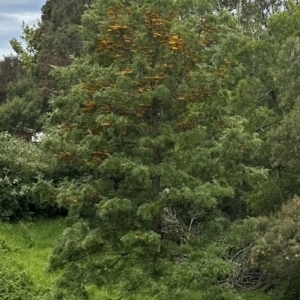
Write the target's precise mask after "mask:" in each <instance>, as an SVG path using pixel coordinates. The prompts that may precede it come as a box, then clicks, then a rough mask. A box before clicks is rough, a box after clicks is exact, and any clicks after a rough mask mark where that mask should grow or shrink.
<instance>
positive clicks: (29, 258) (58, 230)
mask: <svg viewBox="0 0 300 300" xmlns="http://www.w3.org/2000/svg"><path fill="white" fill-rule="evenodd" d="M66 226H67V222H66V220H64V219H40V220H35V221H34V222H19V223H15V224H9V223H0V262H1V261H4V262H8V263H9V264H15V265H17V266H19V267H20V268H21V269H22V270H24V271H26V273H27V274H28V275H29V276H30V278H31V279H32V281H33V282H34V285H35V286H36V288H37V289H38V290H44V289H49V288H50V287H51V285H52V283H53V281H54V280H55V278H56V276H57V275H58V274H53V273H47V272H46V271H45V269H46V268H47V265H48V257H49V255H50V254H51V251H52V249H53V247H54V246H55V245H56V243H57V241H58V239H59V238H60V236H61V234H62V231H63V230H64V228H66ZM87 290H88V292H89V294H90V299H91V300H98V299H101V300H110V299H112V298H113V296H112V295H114V294H118V291H116V290H115V291H108V290H104V289H103V290H102V289H101V290H99V289H98V288H97V287H94V286H89V287H87ZM241 296H242V297H241V299H243V300H270V299H271V298H270V296H268V295H266V294H263V293H258V292H249V293H245V294H241ZM135 299H137V298H135ZM141 299H146V298H145V296H143V297H141Z"/></svg>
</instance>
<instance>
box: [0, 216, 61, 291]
mask: <svg viewBox="0 0 300 300" xmlns="http://www.w3.org/2000/svg"><path fill="white" fill-rule="evenodd" d="M65 226H66V223H65V221H64V220H62V219H48V220H37V221H35V222H34V223H28V222H27V223H25V222H20V223H17V224H7V223H1V224H0V260H4V261H9V262H11V263H13V264H17V265H18V266H20V267H22V269H24V270H25V271H26V272H27V273H28V275H29V276H30V277H31V278H32V280H33V282H34V283H35V285H36V286H37V287H38V288H40V287H50V286H51V283H52V281H53V280H54V278H55V274H49V273H47V272H45V268H46V267H47V263H48V256H49V254H50V253H51V250H52V249H53V246H54V245H55V242H57V239H58V238H59V236H60V235H61V233H62V231H63V229H64V228H65Z"/></svg>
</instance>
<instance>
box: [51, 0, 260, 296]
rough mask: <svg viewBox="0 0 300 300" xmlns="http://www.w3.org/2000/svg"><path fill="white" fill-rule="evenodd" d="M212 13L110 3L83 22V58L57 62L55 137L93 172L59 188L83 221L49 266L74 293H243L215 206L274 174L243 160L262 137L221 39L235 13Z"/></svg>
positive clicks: (64, 153)
mask: <svg viewBox="0 0 300 300" xmlns="http://www.w3.org/2000/svg"><path fill="white" fill-rule="evenodd" d="M208 11H209V8H208V7H207V6H206V5H205V4H204V3H202V2H199V3H198V2H197V1H196V2H194V1H176V2H174V1H164V2H161V1H134V2H124V1H114V2H113V3H111V2H107V1H104V0H98V1H96V2H95V5H94V7H93V9H91V10H89V12H88V13H86V14H85V15H84V18H83V28H82V36H83V38H84V40H85V43H84V44H85V48H84V52H83V55H82V56H81V57H80V58H78V59H76V60H75V61H74V62H73V63H72V64H71V65H70V66H69V67H66V68H58V69H56V70H55V71H54V76H55V77H56V79H57V80H58V82H59V85H60V88H61V89H62V90H63V92H61V94H60V95H57V97H55V98H54V99H52V103H53V113H52V115H51V118H50V122H51V126H52V132H51V133H50V139H49V140H48V141H46V144H45V145H46V146H48V148H49V149H50V150H51V151H53V153H55V155H56V156H57V158H58V163H59V164H60V165H62V166H65V167H68V168H69V169H72V170H73V171H74V173H77V174H78V173H79V174H81V176H79V177H77V178H76V180H75V179H73V180H71V179H72V178H70V180H66V181H65V182H63V183H62V184H61V187H60V188H59V195H58V201H59V203H60V205H62V206H64V207H67V208H68V209H69V210H70V214H71V215H72V216H73V217H74V218H75V223H74V225H73V226H71V227H70V228H69V229H68V230H67V231H66V232H65V234H64V236H63V238H62V240H61V243H60V244H59V246H58V247H57V248H56V249H55V251H54V253H53V256H52V258H51V266H50V267H51V268H52V269H55V268H60V267H65V272H64V273H63V277H62V278H61V281H58V283H60V287H62V288H63V287H64V288H67V293H68V295H70V293H75V290H76V291H77V292H80V291H81V292H82V294H81V296H78V297H84V295H85V294H84V287H85V286H86V285H91V284H92V285H96V286H102V285H105V284H107V285H108V286H110V285H113V284H117V286H118V287H119V288H120V290H122V291H123V292H124V291H125V292H128V293H130V298H131V299H134V297H135V295H136V293H141V292H145V291H146V292H147V294H148V295H149V296H153V297H154V298H155V299H166V298H172V299H182V298H186V299H199V297H201V299H212V297H213V298H214V299H219V298H218V297H225V298H222V299H234V295H233V294H232V292H230V291H228V290H227V293H225V294H224V289H225V288H221V287H220V286H218V285H217V282H218V280H220V279H221V278H223V277H224V276H226V274H228V273H229V272H230V271H231V270H232V267H231V266H230V264H229V263H227V262H226V261H224V260H223V259H222V254H221V253H223V254H224V252H223V251H224V249H222V247H221V246H220V247H219V246H217V245H216V244H215V241H217V240H218V238H219V233H221V232H222V221H221V220H222V218H221V215H220V212H219V211H218V209H217V205H218V203H219V201H221V200H222V199H224V198H225V197H228V198H230V197H233V196H234V195H235V190H236V188H237V187H238V186H240V185H242V184H251V183H253V182H254V181H255V180H257V179H258V178H261V177H262V176H264V172H262V171H260V170H258V169H256V168H255V167H249V166H247V165H246V164H245V162H246V161H247V157H248V156H249V155H250V154H251V152H252V150H253V149H255V148H256V147H258V146H259V145H260V140H259V138H258V137H257V136H256V135H252V134H249V133H247V132H246V131H245V130H244V127H243V124H244V121H245V120H244V119H243V118H241V117H239V116H235V115H234V114H233V113H232V109H231V105H230V96H229V93H228V92H227V91H226V89H225V88H226V86H224V85H225V82H224V80H223V77H224V75H225V72H226V68H227V65H228V63H229V61H228V60H227V59H226V57H224V56H222V55H220V54H219V51H218V50H219V48H218V44H219V42H220V41H221V40H222V36H223V35H224V33H225V32H224V26H223V25H224V22H227V21H228V20H229V19H231V18H230V16H228V14H224V15H223V14H220V15H213V14H209V13H208ZM225 223H226V222H225ZM212 233H213V234H212ZM71 274H72V275H71ZM141 276H143V280H141ZM80 289H82V290H80ZM63 295H64V292H63V291H62V290H59V291H58V292H57V293H56V297H58V298H59V297H64V296H63ZM154 295H155V296H154ZM221 295H223V296H221ZM220 299H221V298H220Z"/></svg>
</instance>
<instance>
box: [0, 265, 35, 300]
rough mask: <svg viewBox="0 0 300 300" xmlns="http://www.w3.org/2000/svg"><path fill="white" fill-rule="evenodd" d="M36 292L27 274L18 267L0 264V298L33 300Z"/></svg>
mask: <svg viewBox="0 0 300 300" xmlns="http://www.w3.org/2000/svg"><path fill="white" fill-rule="evenodd" d="M36 295H37V292H36V290H35V287H34V285H33V282H32V280H31V279H30V277H29V276H28V274H27V273H26V272H24V271H22V270H21V268H20V266H16V265H11V264H10V263H9V262H5V261H1V263H0V298H1V299H3V300H19V299H22V300H33V299H36Z"/></svg>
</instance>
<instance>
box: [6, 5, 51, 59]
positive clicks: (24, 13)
mask: <svg viewBox="0 0 300 300" xmlns="http://www.w3.org/2000/svg"><path fill="white" fill-rule="evenodd" d="M45 2H46V0H0V59H1V58H2V57H3V55H8V54H10V53H12V52H13V50H12V48H11V46H10V44H9V40H11V39H13V38H16V39H17V40H21V38H20V35H21V34H22V21H24V22H25V23H26V24H28V25H33V24H36V23H37V20H39V19H40V18H41V7H42V6H43V5H44V4H45Z"/></svg>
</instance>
